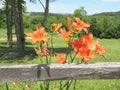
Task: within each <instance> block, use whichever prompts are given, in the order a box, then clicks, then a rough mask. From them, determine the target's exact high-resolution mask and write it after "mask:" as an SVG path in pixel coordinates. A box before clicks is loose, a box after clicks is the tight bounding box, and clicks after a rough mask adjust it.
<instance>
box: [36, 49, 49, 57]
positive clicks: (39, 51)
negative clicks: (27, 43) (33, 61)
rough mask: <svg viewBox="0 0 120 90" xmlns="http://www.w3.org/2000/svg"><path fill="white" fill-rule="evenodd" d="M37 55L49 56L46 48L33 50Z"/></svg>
mask: <svg viewBox="0 0 120 90" xmlns="http://www.w3.org/2000/svg"><path fill="white" fill-rule="evenodd" d="M34 49H35V51H36V54H37V55H40V56H47V55H49V50H48V49H47V48H42V49H41V48H34Z"/></svg>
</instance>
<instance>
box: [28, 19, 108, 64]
mask: <svg viewBox="0 0 120 90" xmlns="http://www.w3.org/2000/svg"><path fill="white" fill-rule="evenodd" d="M74 19H75V20H74V21H73V22H72V19H71V18H70V17H68V18H67V28H65V27H63V26H62V23H58V24H56V23H53V24H52V25H51V26H52V33H54V34H58V35H59V36H61V37H62V38H63V39H64V40H65V41H66V42H67V44H68V49H69V48H73V50H74V53H75V56H74V57H75V58H81V59H82V60H83V61H84V63H88V61H89V58H96V55H97V54H99V55H101V56H103V54H104V53H106V52H107V51H106V49H104V48H103V47H102V46H101V45H100V44H99V43H98V41H97V40H95V39H94V37H93V35H92V34H91V33H89V31H88V28H89V27H90V24H89V23H87V22H84V21H82V20H81V19H80V18H78V17H75V18H74ZM81 32H84V33H82V34H81ZM27 35H28V36H30V37H32V43H33V44H35V43H39V46H38V47H35V51H36V53H37V54H38V55H41V56H47V55H50V51H49V50H48V49H47V48H45V47H44V43H46V42H47V41H48V38H47V32H46V31H45V29H44V27H40V28H38V27H36V31H34V32H30V33H27ZM52 39H53V38H52ZM53 44H54V43H53ZM68 54H70V52H68V53H67V54H58V56H57V58H56V59H55V60H56V61H57V62H58V63H66V62H67V61H66V60H67V58H68V56H69V55H68ZM75 58H71V59H72V61H73V60H74V59H75Z"/></svg>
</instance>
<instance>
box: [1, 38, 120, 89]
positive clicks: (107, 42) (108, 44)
mask: <svg viewBox="0 0 120 90" xmlns="http://www.w3.org/2000/svg"><path fill="white" fill-rule="evenodd" d="M1 37H2V36H1ZM4 37H5V36H4ZM53 42H54V50H55V52H57V53H66V52H67V44H66V43H65V41H64V40H63V39H61V38H59V37H56V36H55V37H54V41H53ZM99 42H100V43H101V44H102V46H103V47H105V48H106V49H107V51H108V53H107V54H105V56H106V57H107V60H106V61H105V60H104V59H103V58H102V57H100V56H98V57H97V58H96V59H90V62H120V55H119V54H120V39H99ZM14 43H15V42H14ZM48 46H49V48H50V47H51V45H50V44H49V45H48ZM12 51H16V43H15V44H14V46H13V48H8V46H7V41H6V40H0V57H1V56H2V55H3V54H5V53H7V52H12ZM37 63H40V59H39V57H37V55H36V54H35V51H34V50H33V45H32V44H30V40H28V39H27V40H26V56H25V57H23V58H18V57H15V58H9V59H2V58H0V65H8V64H37ZM63 82H66V81H63ZM20 83H21V82H17V83H16V86H17V87H15V86H14V85H13V84H12V83H7V85H8V86H9V90H25V88H24V87H25V86H26V85H28V86H30V88H31V90H37V88H38V86H37V83H38V82H22V86H21V84H20ZM72 84H73V83H72ZM58 86H59V81H51V82H50V90H59V88H58ZM18 88H19V89H18ZM0 90H7V89H6V83H0ZM64 90H66V89H64ZM69 90H73V85H72V86H71V87H70V89H69ZM76 90H120V79H112V80H111V79H107V80H77V84H76Z"/></svg>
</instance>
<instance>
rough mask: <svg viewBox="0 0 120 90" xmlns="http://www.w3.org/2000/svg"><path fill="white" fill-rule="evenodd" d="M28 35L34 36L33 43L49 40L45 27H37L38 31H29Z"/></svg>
mask: <svg viewBox="0 0 120 90" xmlns="http://www.w3.org/2000/svg"><path fill="white" fill-rule="evenodd" d="M26 35H27V36H30V37H32V43H33V44H34V43H36V42H40V41H44V42H47V41H48V39H47V37H46V36H47V33H46V32H45V29H44V27H40V28H36V31H34V32H30V33H27V34H26Z"/></svg>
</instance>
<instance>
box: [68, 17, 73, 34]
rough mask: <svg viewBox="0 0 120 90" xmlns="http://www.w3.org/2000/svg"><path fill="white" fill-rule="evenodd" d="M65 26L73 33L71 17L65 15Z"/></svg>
mask: <svg viewBox="0 0 120 90" xmlns="http://www.w3.org/2000/svg"><path fill="white" fill-rule="evenodd" d="M67 26H68V30H69V31H70V32H71V33H73V32H74V30H73V27H72V23H71V18H70V17H67Z"/></svg>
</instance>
